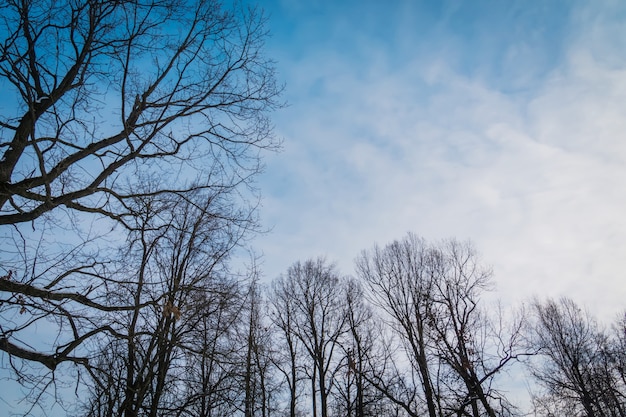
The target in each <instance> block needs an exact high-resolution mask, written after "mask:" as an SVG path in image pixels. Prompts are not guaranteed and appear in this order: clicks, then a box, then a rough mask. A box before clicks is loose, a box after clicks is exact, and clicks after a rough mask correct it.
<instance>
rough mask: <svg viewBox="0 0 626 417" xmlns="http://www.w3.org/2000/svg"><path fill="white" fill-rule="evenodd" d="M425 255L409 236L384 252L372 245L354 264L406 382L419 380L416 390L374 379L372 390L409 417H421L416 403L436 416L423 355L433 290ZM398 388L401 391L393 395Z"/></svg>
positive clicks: (397, 379)
mask: <svg viewBox="0 0 626 417" xmlns="http://www.w3.org/2000/svg"><path fill="white" fill-rule="evenodd" d="M428 256H429V248H428V246H427V243H426V241H425V240H423V239H420V238H418V237H417V236H416V235H413V234H410V235H408V236H407V238H406V239H404V240H402V241H394V242H393V243H391V244H389V245H387V246H385V247H384V248H380V247H379V246H375V247H374V248H373V249H372V250H371V251H364V252H362V253H361V255H360V257H359V258H358V259H357V273H358V275H359V276H360V277H361V279H363V280H364V282H365V283H366V284H367V285H368V287H369V290H370V291H369V294H370V298H371V299H372V301H373V302H374V304H375V305H376V306H378V307H379V308H381V309H382V311H384V313H385V314H386V317H387V318H388V319H387V322H388V323H389V324H390V326H391V328H392V329H393V331H394V332H395V333H396V334H397V335H398V336H399V337H400V340H401V341H402V344H403V348H404V351H405V353H406V355H407V358H408V363H409V364H410V369H411V375H410V378H409V380H410V381H419V382H418V384H419V386H417V385H416V384H413V383H409V384H406V383H405V379H404V378H403V377H402V376H401V375H400V373H397V374H396V375H392V377H391V378H388V379H387V378H382V376H378V377H377V378H376V380H377V381H376V386H377V387H378V389H380V390H381V391H382V392H383V393H384V394H385V395H387V396H388V397H389V398H390V399H391V400H392V401H393V402H395V403H397V404H399V405H400V406H402V408H403V409H404V410H405V411H406V412H407V413H408V414H409V415H410V416H413V417H417V416H419V415H422V410H420V407H421V405H422V404H426V412H427V413H428V415H429V416H430V417H437V416H438V415H439V411H438V410H439V406H438V399H437V393H436V390H435V385H434V384H435V382H434V375H433V369H432V362H431V359H432V357H431V353H430V352H429V350H428V344H429V342H430V340H429V333H428V328H427V326H428V320H429V311H430V303H431V301H432V295H431V293H432V291H433V282H432V279H431V275H430V273H429V272H430V271H429V267H428ZM399 368H402V367H399ZM399 368H396V369H399ZM398 386H402V388H403V389H401V390H396V388H397V387H398Z"/></svg>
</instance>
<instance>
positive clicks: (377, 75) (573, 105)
mask: <svg viewBox="0 0 626 417" xmlns="http://www.w3.org/2000/svg"><path fill="white" fill-rule="evenodd" d="M580 13H583V12H580ZM580 13H579V14H580ZM609 28H610V30H612V31H615V30H620V31H621V33H622V35H623V32H624V30H623V29H620V28H616V27H615V26H614V25H613V26H609ZM580 30H582V31H583V33H587V32H589V33H590V34H591V35H589V36H583V35H579V36H575V37H572V38H571V40H570V41H571V42H572V43H571V44H569V46H568V49H567V50H566V51H565V52H564V54H563V56H565V57H566V61H564V62H562V63H561V65H559V66H557V67H556V68H555V69H554V70H552V71H550V72H549V73H548V74H547V77H546V78H545V79H538V80H534V82H533V83H532V85H533V88H532V89H527V90H525V91H522V92H518V93H516V94H505V93H503V92H501V91H498V90H496V89H494V87H493V86H490V85H489V84H488V83H487V81H485V80H481V79H478V78H472V76H471V75H466V74H461V73H459V72H458V71H456V70H455V69H453V68H455V67H453V66H452V65H449V57H446V54H447V53H448V52H445V53H440V52H437V51H431V52H432V53H433V55H432V56H431V57H428V56H423V55H419V56H414V57H409V56H404V57H403V58H402V59H400V60H399V61H401V62H402V65H396V66H393V65H389V64H388V63H387V62H386V60H387V59H392V57H390V54H391V52H389V51H386V50H384V49H381V48H382V47H381V45H380V44H379V43H374V44H373V46H372V47H373V48H374V50H373V51H372V52H371V54H370V55H371V56H370V58H371V59H372V62H373V64H372V65H370V63H369V62H367V60H365V61H362V62H355V61H353V60H352V59H351V58H348V57H345V56H342V55H341V54H338V53H334V52H332V51H326V50H314V51H312V52H311V53H310V54H302V55H300V56H301V59H300V61H297V62H287V63H285V67H284V68H285V69H286V70H287V73H288V74H289V75H290V76H291V77H292V79H293V80H294V81H295V83H294V84H290V87H291V86H293V87H295V90H292V92H291V94H292V98H291V99H290V101H291V102H292V107H291V108H290V109H288V110H287V111H286V112H285V114H284V115H282V116H280V119H279V122H278V128H279V134H282V135H284V136H285V137H286V151H285V152H284V153H283V154H281V155H279V156H278V157H277V158H272V160H271V161H270V164H269V167H268V169H269V172H268V175H267V182H268V184H269V187H270V189H271V188H272V185H271V184H272V182H275V183H281V184H283V186H284V187H285V188H286V189H283V190H282V191H281V192H279V191H280V190H274V191H271V192H269V193H267V192H266V193H265V195H266V198H265V208H264V212H263V214H264V216H265V219H266V220H267V221H268V222H270V223H271V224H273V225H274V226H275V229H274V232H273V233H272V234H270V235H268V236H266V237H264V238H263V239H261V240H259V245H260V246H261V247H262V248H263V250H264V252H265V254H266V265H265V266H266V272H267V274H268V278H273V277H274V276H275V275H277V274H278V273H280V272H282V271H284V270H286V268H287V266H289V265H290V264H291V263H292V262H294V261H296V260H298V259H304V258H308V257H314V256H317V255H320V254H321V255H327V256H328V257H329V259H332V260H337V261H338V263H339V266H340V267H341V269H342V270H343V271H344V272H345V273H351V272H352V268H353V264H352V261H353V258H354V257H355V256H356V255H357V254H358V252H359V251H360V250H362V249H367V248H369V247H371V246H372V245H373V244H374V243H375V242H378V243H381V244H384V243H387V242H388V241H390V240H392V239H396V238H401V237H402V236H403V235H404V234H405V233H406V232H407V231H414V232H416V233H418V234H422V235H424V236H425V237H426V238H428V239H440V238H445V237H450V236H456V237H458V238H460V239H467V238H469V239H472V240H473V241H474V242H475V243H476V246H477V247H478V249H479V250H480V251H481V252H482V254H483V259H484V260H485V262H486V263H488V264H491V265H493V266H494V270H495V272H496V281H497V285H498V296H501V297H502V298H504V299H505V301H508V302H511V303H512V302H517V301H519V300H521V299H524V298H527V297H529V296H531V295H533V294H537V295H549V296H554V297H558V296H561V295H567V296H571V297H573V298H574V299H575V300H576V301H578V302H580V303H582V304H586V305H588V306H589V308H590V309H591V311H592V312H594V313H597V314H600V315H601V316H602V317H603V318H608V319H610V318H612V317H613V315H614V314H616V313H617V312H618V311H619V310H620V309H622V308H623V304H622V299H623V298H624V296H625V295H626V285H624V284H622V276H621V274H622V272H621V271H622V270H623V269H624V267H625V266H626V265H625V264H626V257H625V256H624V254H625V253H626V239H624V237H625V236H626V221H625V220H623V217H624V216H623V215H622V211H623V209H624V207H626V193H625V192H624V186H623V184H626V164H625V162H626V141H624V140H623V136H624V133H623V132H626V118H624V117H623V112H624V109H625V108H626V72H625V71H626V66H625V65H623V64H624V63H626V59H624V56H623V55H624V53H623V52H620V53H621V54H622V59H621V60H618V59H616V58H611V59H605V57H604V54H603V51H612V52H615V49H614V48H610V47H608V46H606V45H604V46H603V48H601V50H597V49H595V46H596V42H597V41H600V40H601V41H602V42H610V41H611V39H613V37H611V36H608V35H606V34H604V33H602V25H601V22H599V21H597V20H594V21H593V22H592V24H588V25H586V26H585V25H583V26H581V29H580ZM585 31H586V32H585ZM398 32H401V33H403V34H404V35H406V33H407V31H406V30H399V31H398ZM613 35H614V33H613ZM355 39H358V41H359V42H366V40H367V37H366V36H365V35H363V34H355ZM403 41H404V45H407V44H409V43H410V42H408V41H407V40H406V39H404V40H403ZM439 43H442V41H441V40H440V41H439ZM325 47H327V45H325ZM515 47H516V48H517V47H518V46H515ZM343 48H346V46H345V45H344V46H343ZM403 48H404V47H403ZM405 52H406V51H405ZM522 52H523V55H524V56H525V57H528V56H529V52H528V51H522ZM428 58H431V59H428ZM321 63H323V65H322V64H321ZM618 64H619V65H618ZM367 65H370V66H369V67H368V69H367V70H362V69H361V68H360V67H359V66H367ZM529 67H532V64H529ZM518 75H519V74H518ZM281 178H282V179H281Z"/></svg>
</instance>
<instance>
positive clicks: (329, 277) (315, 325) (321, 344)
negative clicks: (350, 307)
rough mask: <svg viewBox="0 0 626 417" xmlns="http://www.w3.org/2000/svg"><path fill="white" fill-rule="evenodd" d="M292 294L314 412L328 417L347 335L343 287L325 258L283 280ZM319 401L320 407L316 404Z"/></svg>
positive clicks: (296, 265)
mask: <svg viewBox="0 0 626 417" xmlns="http://www.w3.org/2000/svg"><path fill="white" fill-rule="evenodd" d="M284 280H285V281H286V285H287V288H289V289H291V290H293V291H292V292H291V295H290V296H291V300H290V302H291V303H292V307H293V312H294V315H293V327H292V329H293V332H294V334H295V336H296V337H297V338H298V340H299V342H300V343H301V345H302V347H303V348H304V350H305V351H306V353H307V356H308V358H309V361H310V362H309V363H310V365H311V369H310V371H311V372H310V373H308V376H309V378H310V382H311V399H312V407H313V408H312V412H313V415H314V416H316V415H317V413H318V409H319V413H320V415H321V417H328V415H329V397H330V392H331V389H332V386H333V380H334V373H335V372H336V371H337V369H338V367H339V361H340V359H339V358H338V357H339V353H340V342H341V338H342V336H343V335H344V333H345V332H346V314H345V313H346V310H345V307H344V305H345V304H344V296H343V294H344V287H343V281H342V279H341V277H340V276H339V275H338V273H337V272H336V270H335V267H334V266H333V265H329V264H327V263H326V261H325V260H324V259H322V258H317V259H315V260H313V259H311V260H307V261H305V262H296V263H294V264H293V265H292V266H291V267H289V269H288V270H287V275H286V277H285V278H284ZM318 399H319V405H318V402H317V400H318Z"/></svg>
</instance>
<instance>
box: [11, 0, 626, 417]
mask: <svg viewBox="0 0 626 417" xmlns="http://www.w3.org/2000/svg"><path fill="white" fill-rule="evenodd" d="M0 12H1V13H0V33H1V34H2V39H3V41H2V42H1V43H0V88H1V89H2V93H3V94H2V99H1V100H2V101H1V102H0V152H1V153H2V155H1V156H0V241H1V243H0V247H1V248H2V251H1V254H0V275H1V276H0V318H1V320H0V352H1V361H0V363H1V368H2V375H3V378H4V379H5V380H6V381H8V382H7V383H10V384H11V386H12V387H19V388H20V389H21V392H22V393H23V403H24V404H28V406H27V407H26V408H25V409H24V410H17V409H16V410H14V411H13V410H12V412H14V413H17V414H21V415H35V414H36V413H39V414H41V415H46V414H47V412H48V411H49V410H50V409H51V405H52V404H57V406H58V407H61V408H62V409H64V410H66V412H67V414H68V415H77V416H78V415H81V416H84V415H87V416H94V417H95V416H126V417H133V416H201V417H205V416H207V417H208V416H227V415H235V416H238V415H241V416H244V417H251V416H262V417H270V416H289V417H296V416H305V415H310V416H314V417H330V416H355V417H356V416H359V417H362V416H428V417H444V416H451V417H452V416H458V417H461V416H471V417H477V416H513V415H520V414H521V413H522V410H520V409H518V408H517V407H516V403H515V399H514V398H509V397H508V396H507V395H508V394H507V392H506V391H505V390H504V389H502V387H501V385H500V384H501V382H502V380H503V379H505V378H507V375H508V374H507V373H508V372H512V367H513V366H514V364H517V363H520V362H521V363H523V364H524V366H525V368H524V369H526V373H527V374H528V378H529V379H530V380H531V381H533V383H532V387H533V393H532V394H533V396H532V398H533V403H532V406H533V412H534V414H535V415H541V416H553V415H572V416H577V415H581V416H582V415H584V416H588V417H591V416H611V417H613V416H624V415H625V412H626V401H625V399H624V396H625V395H626V378H625V372H624V366H625V362H626V357H625V353H624V352H626V349H625V348H626V319H625V318H622V319H621V320H618V321H616V322H615V323H612V324H611V326H610V327H604V326H603V325H601V324H599V323H597V322H596V321H595V320H594V319H593V317H591V316H590V315H589V314H587V313H586V312H585V311H584V310H583V309H581V308H580V307H579V306H577V305H576V303H575V302H574V301H572V300H569V299H565V298H564V299H559V300H552V299H547V300H532V301H530V302H529V303H528V306H527V307H526V308H525V309H524V308H519V310H518V311H517V312H515V314H506V313H505V312H504V311H503V310H501V309H499V308H494V307H493V306H492V305H489V304H487V303H486V302H485V301H484V298H483V297H484V295H485V293H486V292H487V291H489V290H491V286H492V272H491V270H490V269H489V268H487V267H486V266H484V265H483V264H482V263H481V262H480V259H479V258H478V255H477V253H476V251H475V249H474V248H473V247H472V245H471V244H470V243H468V242H459V241H457V240H454V239H450V240H446V241H441V242H434V243H433V242H427V241H426V240H424V239H423V238H420V237H419V236H417V235H415V234H411V233H409V234H407V235H406V236H405V237H403V238H401V239H399V240H397V241H394V242H391V243H389V244H387V245H385V246H382V247H381V246H373V247H372V248H370V249H367V250H365V251H363V252H362V253H361V254H360V255H359V256H358V257H357V260H356V263H355V273H354V276H347V275H344V274H342V273H341V272H340V271H338V270H337V268H336V267H335V266H334V265H333V264H332V263H331V262H329V261H327V260H326V259H324V258H312V259H308V260H300V261H296V262H294V263H293V264H292V265H291V266H290V267H289V268H288V269H287V270H286V271H284V273H283V274H281V275H280V276H278V277H271V279H270V280H269V282H264V281H262V280H261V279H260V276H261V271H260V268H259V267H258V265H257V259H256V257H255V256H254V254H253V253H252V254H251V255H250V261H249V262H247V267H246V268H244V269H243V270H241V269H236V268H235V265H238V264H239V263H237V262H236V259H238V255H239V254H241V253H242V251H243V252H245V251H246V250H248V248H249V246H250V243H249V242H250V239H251V238H252V237H253V236H254V235H255V234H256V233H257V232H258V231H259V230H260V226H259V220H258V218H257V210H256V208H257V206H258V201H259V194H258V190H257V189H256V186H255V184H254V179H255V177H256V175H257V174H258V173H259V172H260V171H261V169H262V156H263V155H264V154H265V153H266V152H268V151H273V150H275V149H277V147H278V146H279V145H280V141H279V140H277V139H276V137H275V136H274V133H273V129H272V126H271V123H270V118H269V117H270V114H271V112H272V111H274V110H275V109H277V108H279V107H281V105H282V103H281V102H280V101H279V98H280V93H281V90H282V87H281V86H280V85H279V84H278V83H277V80H276V74H275V68H274V63H273V62H272V60H271V59H269V58H268V57H266V55H265V52H264V41H265V39H266V37H267V31H266V28H265V26H266V18H265V17H264V15H263V13H262V12H261V11H260V10H259V9H255V8H247V7H242V6H241V5H239V4H228V5H221V4H219V3H217V2H215V1H209V0H198V1H193V2H191V1H179V0H141V1H139V0H137V1H135V0H132V1H98V0H72V1H69V0H68V1H49V2H48V1H41V2H31V1H7V2H4V3H2V5H0ZM68 392H69V394H68Z"/></svg>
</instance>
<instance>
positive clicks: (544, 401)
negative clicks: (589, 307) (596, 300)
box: [531, 298, 626, 417]
mask: <svg viewBox="0 0 626 417" xmlns="http://www.w3.org/2000/svg"><path fill="white" fill-rule="evenodd" d="M533 307H534V313H535V321H534V323H533V327H532V333H531V343H532V344H533V346H534V347H536V348H537V349H539V352H540V354H541V355H540V356H539V358H538V359H539V360H538V361H535V362H534V363H533V367H532V372H533V375H534V377H535V378H536V380H537V381H538V382H539V383H540V384H541V386H542V387H543V388H544V389H545V392H544V394H543V395H542V396H536V397H535V405H536V406H537V408H538V413H539V414H542V415H543V414H544V413H545V414H550V413H555V412H556V413H563V412H566V413H571V415H585V416H587V417H594V416H611V417H613V416H620V417H621V416H624V415H626V390H624V386H625V385H624V379H623V375H624V374H623V368H622V369H620V366H621V365H620V360H619V357H620V355H623V353H622V352H620V353H617V352H618V351H616V350H615V348H612V346H615V347H618V346H620V343H623V342H620V337H623V335H621V334H620V333H621V332H623V328H622V329H621V331H619V332H618V333H617V337H616V338H615V339H614V340H611V339H610V338H609V337H608V336H607V334H606V333H605V332H604V331H602V330H601V329H600V327H599V325H598V324H597V323H596V321H595V320H594V319H593V318H592V317H591V316H590V315H589V314H588V313H586V312H585V311H583V310H582V309H581V308H580V307H579V306H578V305H577V304H576V303H575V302H574V301H572V300H571V299H569V298H561V299H559V300H552V299H548V300H545V301H543V302H541V301H538V300H535V302H534V304H533ZM618 328H619V326H618ZM622 341H623V339H622ZM618 349H619V348H618Z"/></svg>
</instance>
